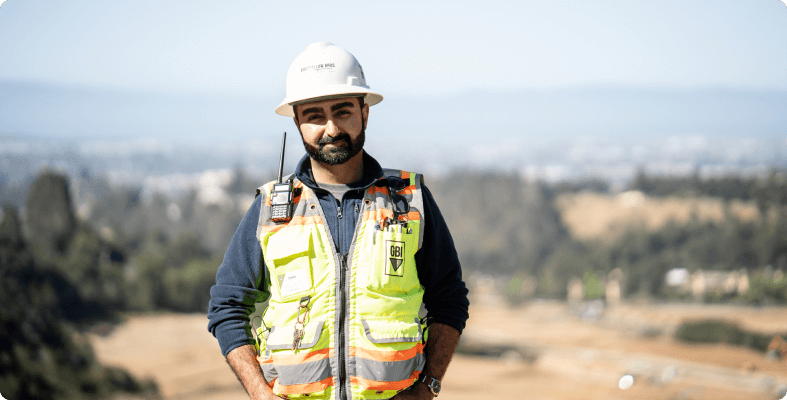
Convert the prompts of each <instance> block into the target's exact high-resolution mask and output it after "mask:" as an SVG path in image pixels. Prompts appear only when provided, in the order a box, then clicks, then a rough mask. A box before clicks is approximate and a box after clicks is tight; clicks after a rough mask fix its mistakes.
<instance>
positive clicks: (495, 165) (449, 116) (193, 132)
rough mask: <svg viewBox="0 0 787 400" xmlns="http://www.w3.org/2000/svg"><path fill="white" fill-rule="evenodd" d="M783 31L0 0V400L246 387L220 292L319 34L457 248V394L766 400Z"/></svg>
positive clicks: (778, 258) (383, 9) (786, 95)
mask: <svg viewBox="0 0 787 400" xmlns="http://www.w3.org/2000/svg"><path fill="white" fill-rule="evenodd" d="M785 39H787V6H786V5H785V3H783V2H781V1H779V0H756V1H749V2H733V1H722V2H698V1H697V2H695V1H690V2H686V1H662V2H632V1H613V0H609V1H569V0H564V1H544V2H528V3H526V2H491V1H485V2H462V1H451V2H438V1H435V2H407V1H394V2H392V1H379V2H312V1H302V2H294V3H285V2H275V3H274V2H250V1H223V2H207V1H176V0H172V1H167V2H153V1H113V2H100V1H83V0H72V1H68V2H66V1H56V2H44V1H36V0H27V1H21V0H8V1H0V203H1V204H2V212H0V261H1V263H0V268H2V270H1V271H0V274H1V276H0V279H1V280H0V285H2V287H1V288H0V304H2V306H0V318H2V324H0V337H2V340H0V394H1V395H2V396H4V397H5V398H8V399H17V398H20V399H21V398H30V399H70V398H86V399H91V398H92V399H106V398H117V399H120V398H122V399H140V398H149V399H155V398H161V399H186V398H188V399H192V400H193V399H242V398H246V395H245V392H244V391H243V389H242V387H241V386H240V384H239V383H237V381H236V380H235V378H234V376H233V375H232V372H231V371H230V369H229V367H227V366H226V364H225V363H224V360H223V357H222V356H221V354H220V351H219V348H218V344H217V343H216V341H215V339H213V337H212V336H211V335H210V333H209V332H207V329H206V327H207V319H206V317H205V315H206V312H207V304H208V300H209V289H210V287H211V286H212V285H213V283H214V281H215V274H216V270H217V268H218V266H219V264H220V263H221V260H222V257H223V254H224V251H225V250H226V248H227V245H228V243H229V241H230V239H231V237H232V235H233V233H234V231H235V229H236V228H237V225H238V223H239V222H240V219H241V218H242V216H243V215H244V213H245V212H246V210H247V209H248V207H249V205H250V204H251V202H252V201H253V198H254V193H255V188H256V187H258V186H260V185H261V184H263V183H265V182H267V181H270V180H272V179H274V178H275V172H274V171H275V169H276V166H277V163H278V152H279V145H280V140H281V139H280V138H281V133H282V132H283V131H289V132H290V133H291V134H290V135H289V140H288V147H287V148H288V153H287V157H286V166H285V169H286V170H292V168H293V167H294V165H295V163H296V162H297V161H298V160H299V159H300V157H301V156H302V155H303V150H302V147H301V143H300V140H299V139H298V138H297V135H293V134H292V133H294V132H295V131H296V129H295V127H294V125H293V122H292V121H291V120H290V119H288V118H283V117H281V116H278V115H276V114H275V113H274V112H273V109H274V108H275V107H276V106H277V105H278V104H279V102H280V101H281V99H282V98H283V96H284V91H285V87H284V82H285V76H286V72H287V68H288V67H289V64H290V63H291V62H292V60H293V59H294V58H295V57H296V56H297V55H298V54H299V53H300V52H302V51H303V50H305V48H306V46H308V45H309V44H310V43H313V42H317V41H331V42H333V43H335V44H337V45H339V46H340V47H343V48H345V49H347V50H348V51H350V52H351V53H353V54H354V55H355V56H356V58H358V60H359V61H360V62H361V64H362V65H363V68H364V70H365V72H366V75H367V78H368V79H367V82H368V83H369V85H370V86H371V87H372V89H374V90H376V91H377V92H379V93H382V94H383V95H384V96H385V100H384V101H383V102H382V103H381V104H379V105H377V106H374V107H373V108H372V109H371V112H370V123H369V128H368V129H367V133H368V134H367V144H366V149H367V151H368V152H369V153H370V154H371V155H372V156H374V157H375V158H377V159H378V161H380V163H381V164H382V165H383V166H390V167H394V168H401V169H405V170H412V171H421V172H423V173H424V174H425V176H426V183H427V186H428V187H429V188H430V190H431V191H432V192H433V193H434V195H435V197H436V198H437V200H438V204H439V205H440V207H441V211H442V213H443V214H444V216H445V218H446V220H447V222H448V225H449V228H450V229H451V232H452V234H453V238H454V241H455V243H456V245H457V249H458V251H459V255H460V259H461V261H462V265H463V271H464V277H465V280H466V282H467V284H468V287H469V288H470V295H471V304H472V306H471V310H470V314H471V317H470V320H469V321H468V326H467V329H466V330H465V332H464V334H463V337H462V342H461V344H460V348H459V349H458V352H457V355H456V356H455V358H454V361H453V363H452V366H451V368H450V369H449V372H448V375H447V376H446V378H445V380H444V385H443V386H444V394H443V396H444V397H445V398H451V399H477V398H524V395H520V394H522V393H527V398H530V399H575V398H582V399H635V398H636V399H665V398H667V399H749V398H751V399H771V398H772V399H780V398H782V396H784V395H785V392H787V362H785V361H782V358H783V357H787V344H786V343H785V342H784V338H787V308H785V304H787V277H786V276H785V274H784V271H785V269H787V112H786V111H785V110H787V46H785ZM627 376H630V377H631V378H632V380H629V378H628V377H627Z"/></svg>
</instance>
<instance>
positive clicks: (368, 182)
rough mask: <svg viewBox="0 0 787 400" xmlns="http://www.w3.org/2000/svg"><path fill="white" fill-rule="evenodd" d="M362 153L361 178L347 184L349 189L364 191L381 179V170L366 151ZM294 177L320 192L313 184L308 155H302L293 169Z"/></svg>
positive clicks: (315, 184)
mask: <svg viewBox="0 0 787 400" xmlns="http://www.w3.org/2000/svg"><path fill="white" fill-rule="evenodd" d="M362 151H363V168H364V171H363V177H362V178H361V180H359V181H356V182H353V183H350V184H348V185H347V186H349V187H350V189H366V188H368V187H369V186H372V185H373V184H374V183H375V182H377V181H378V180H379V179H381V178H383V168H382V167H380V163H378V162H377V160H375V159H374V158H373V157H372V156H370V155H369V153H367V152H366V150H362ZM295 177H296V178H297V179H298V180H299V181H301V182H303V184H304V185H306V186H308V187H309V188H311V189H317V190H322V189H321V188H320V187H319V186H317V183H315V182H314V175H313V174H312V160H311V158H309V154H304V155H303V158H301V161H299V162H298V166H296V167H295Z"/></svg>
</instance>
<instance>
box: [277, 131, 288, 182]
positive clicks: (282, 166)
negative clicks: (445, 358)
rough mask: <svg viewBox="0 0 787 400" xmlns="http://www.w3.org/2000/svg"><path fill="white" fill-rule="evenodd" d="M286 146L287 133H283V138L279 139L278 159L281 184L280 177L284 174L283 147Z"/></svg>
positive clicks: (280, 178)
mask: <svg viewBox="0 0 787 400" xmlns="http://www.w3.org/2000/svg"><path fill="white" fill-rule="evenodd" d="M285 144H287V132H284V137H282V138H281V158H280V159H279V180H278V183H281V180H282V175H283V174H284V145H285Z"/></svg>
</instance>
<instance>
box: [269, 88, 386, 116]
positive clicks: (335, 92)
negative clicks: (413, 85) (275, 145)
mask: <svg viewBox="0 0 787 400" xmlns="http://www.w3.org/2000/svg"><path fill="white" fill-rule="evenodd" d="M358 95H362V96H363V97H364V103H365V104H368V105H370V106H373V105H375V104H377V103H379V102H381V101H383V96H382V95H381V94H379V93H376V92H373V91H371V90H369V89H365V88H363V87H359V86H354V85H333V86H328V87H325V88H323V90H322V91H321V93H312V94H311V95H308V96H297V97H293V98H286V99H284V101H282V102H281V104H279V106H278V107H276V110H275V111H276V114H279V115H283V116H285V117H294V116H295V110H294V109H293V105H294V104H303V103H310V102H312V101H320V100H324V99H329V98H339V97H342V96H346V97H358Z"/></svg>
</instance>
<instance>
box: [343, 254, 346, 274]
mask: <svg viewBox="0 0 787 400" xmlns="http://www.w3.org/2000/svg"><path fill="white" fill-rule="evenodd" d="M345 270H347V253H344V254H342V271H345Z"/></svg>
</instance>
